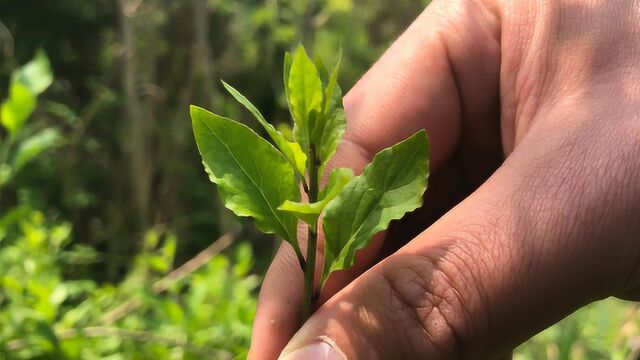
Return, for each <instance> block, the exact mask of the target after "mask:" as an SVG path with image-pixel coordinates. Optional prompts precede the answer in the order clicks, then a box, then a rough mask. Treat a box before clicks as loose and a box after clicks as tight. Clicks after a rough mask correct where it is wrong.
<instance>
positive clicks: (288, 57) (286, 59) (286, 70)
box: [282, 51, 293, 114]
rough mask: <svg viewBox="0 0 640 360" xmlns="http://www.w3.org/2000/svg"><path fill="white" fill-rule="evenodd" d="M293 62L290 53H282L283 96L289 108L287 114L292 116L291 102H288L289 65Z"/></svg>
mask: <svg viewBox="0 0 640 360" xmlns="http://www.w3.org/2000/svg"><path fill="white" fill-rule="evenodd" d="M292 62H293V57H292V56H291V53H290V52H288V51H287V52H285V53H284V63H283V69H282V79H283V81H284V96H285V98H286V100H287V106H289V112H291V113H292V114H293V111H292V110H291V102H290V101H289V73H291V63H292Z"/></svg>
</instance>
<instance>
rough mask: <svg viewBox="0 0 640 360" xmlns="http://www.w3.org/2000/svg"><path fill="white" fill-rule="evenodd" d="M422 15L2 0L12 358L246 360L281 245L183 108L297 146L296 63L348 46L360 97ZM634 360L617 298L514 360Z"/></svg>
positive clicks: (7, 347)
mask: <svg viewBox="0 0 640 360" xmlns="http://www.w3.org/2000/svg"><path fill="white" fill-rule="evenodd" d="M425 5H426V2H425V1H416V0H397V1H373V0H311V1H309V0H264V1H257V0H243V1H233V0H172V1H169V0H95V1H85V0H58V1H41V2H38V4H37V6H34V4H33V2H31V1H23V0H3V1H1V2H0V101H2V109H1V113H0V123H2V126H1V127H0V359H94V358H96V359H97V358H100V359H102V358H108V359H136V358H140V359H145V358H150V357H153V358H158V359H165V358H166V359H183V358H213V359H232V358H242V357H243V355H244V352H245V351H246V349H247V346H248V343H249V336H250V331H251V322H252V319H253V316H254V313H255V306H256V295H257V288H258V285H259V283H260V279H261V276H262V274H264V271H265V269H266V266H267V265H268V262H269V261H270V259H271V257H272V256H273V253H274V251H275V249H276V247H277V243H276V242H275V241H274V240H273V239H272V238H270V237H266V236H264V235H260V234H259V233H258V232H257V231H255V229H254V228H253V227H252V226H251V225H250V224H249V223H247V222H245V221H240V220H238V219H236V218H235V217H233V216H230V214H229V213H228V212H227V211H224V210H222V209H221V206H220V203H219V200H218V198H217V195H216V192H215V188H214V187H213V185H211V184H210V182H209V181H208V179H207V178H206V175H205V174H204V173H203V172H202V165H201V163H200V159H199V155H198V152H197V149H196V147H195V143H194V141H193V137H192V134H191V127H190V121H189V119H188V113H187V112H188V110H187V109H188V104H190V103H195V104H199V105H201V106H204V107H208V108H212V109H216V110H217V111H218V112H219V113H224V114H228V115H229V116H231V117H233V118H236V119H240V120H243V121H246V123H247V124H248V125H249V126H254V124H255V123H254V122H253V121H250V120H251V119H250V116H251V115H250V114H248V113H247V112H245V111H243V109H242V108H241V106H240V105H238V104H237V103H236V102H235V101H233V100H232V99H230V97H229V96H227V95H225V93H224V89H223V88H222V86H221V85H220V84H219V82H218V79H219V78H221V77H222V78H224V79H225V80H227V81H229V82H230V83H232V84H234V86H235V87H236V88H238V89H239V90H242V92H243V93H245V94H246V95H247V97H248V98H250V99H251V101H252V102H254V103H255V104H256V105H257V106H258V107H259V108H260V110H261V111H262V112H263V113H264V115H265V117H266V118H267V119H268V120H269V121H270V122H271V123H273V124H274V125H276V126H278V127H279V129H280V130H281V131H283V132H286V131H287V130H288V128H287V126H286V125H283V123H284V122H286V121H288V117H287V111H286V106H285V100H284V96H283V94H282V86H281V83H280V79H281V78H282V63H281V58H282V54H283V53H284V51H286V50H291V49H292V48H293V47H294V45H295V44H297V43H298V42H303V43H305V45H306V46H307V48H308V49H309V50H310V51H311V52H312V53H314V54H317V55H319V56H321V57H323V58H325V59H329V60H330V59H333V57H334V56H335V51H336V49H337V48H338V47H339V46H340V44H342V45H343V46H342V47H343V49H344V56H343V67H342V76H341V81H340V83H341V85H342V87H343V88H344V89H348V88H349V87H350V86H351V85H353V84H354V83H355V81H357V79H358V77H359V76H361V75H362V73H363V71H364V70H365V69H367V68H368V67H369V66H370V65H371V63H372V62H373V61H375V59H376V58H377V57H378V56H380V55H381V53H382V52H383V51H384V49H385V48H386V47H387V46H388V45H389V44H390V42H391V41H392V40H393V39H394V38H395V37H397V36H398V35H399V34H400V33H401V31H402V30H403V29H404V28H405V27H406V26H407V25H408V24H409V23H410V22H411V20H412V19H413V18H414V17H415V16H416V15H417V14H418V13H419V11H420V10H421V9H422V8H423V7H424V6H425ZM32 60H33V61H32ZM30 61H32V62H30ZM25 64H27V65H25ZM254 129H255V130H256V131H261V130H260V129H259V128H258V127H254ZM225 234H227V235H225ZM639 349H640V309H639V307H638V304H634V303H628V302H623V301H620V300H613V299H609V300H605V301H602V302H599V303H596V304H592V305H590V306H588V307H587V308H584V309H581V310H579V311H578V312H576V313H575V314H573V315H572V316H571V317H569V318H567V319H565V320H564V321H562V322H561V323H559V324H558V325H555V326H553V327H551V328H550V329H547V330H546V331H544V332H542V333H541V334H539V335H538V336H536V337H535V338H533V339H532V340H530V341H529V342H527V343H526V344H524V345H523V346H521V347H520V348H518V349H517V350H516V355H515V358H516V359H621V360H632V359H636V358H638V352H639Z"/></svg>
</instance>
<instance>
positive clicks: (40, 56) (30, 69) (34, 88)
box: [11, 50, 53, 96]
mask: <svg viewBox="0 0 640 360" xmlns="http://www.w3.org/2000/svg"><path fill="white" fill-rule="evenodd" d="M11 82H12V83H19V84H22V85H24V86H26V87H27V88H28V89H29V90H30V91H31V93H32V94H33V95H35V96H37V95H40V94H42V93H43V92H44V91H45V90H46V89H47V88H48V87H49V85H51V83H52V82H53V73H52V72H51V64H50V63H49V59H48V58H47V55H46V54H45V53H44V51H42V50H38V52H37V53H36V55H35V56H34V57H33V59H32V60H31V61H29V62H28V63H26V64H25V65H23V66H22V67H21V68H20V69H18V70H17V71H15V72H14V73H13V74H12V77H11Z"/></svg>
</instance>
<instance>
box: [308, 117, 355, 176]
mask: <svg viewBox="0 0 640 360" xmlns="http://www.w3.org/2000/svg"><path fill="white" fill-rule="evenodd" d="M322 125H323V126H322V127H316V130H317V132H316V133H315V134H314V137H315V139H314V142H315V144H317V147H318V149H317V151H318V159H319V160H320V168H319V170H318V177H319V178H320V179H322V176H323V174H324V169H325V168H326V166H327V163H328V162H329V160H331V157H333V155H334V154H335V153H336V150H337V149H338V146H339V145H340V142H341V141H342V137H343V136H344V132H345V131H346V129H347V122H346V119H345V117H344V110H342V109H337V110H336V111H334V112H333V114H331V115H330V116H328V117H325V118H324V119H322Z"/></svg>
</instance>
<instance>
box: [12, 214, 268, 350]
mask: <svg viewBox="0 0 640 360" xmlns="http://www.w3.org/2000/svg"><path fill="white" fill-rule="evenodd" d="M3 226H5V227H6V226H8V227H10V228H12V229H11V230H9V232H10V233H11V234H12V236H11V239H12V240H6V239H5V242H4V243H3V244H2V245H1V247H0V269H3V273H2V276H1V277H0V324H2V326H1V327H0V359H5V358H6V359H33V358H47V359H102V358H107V357H108V358H110V359H148V358H150V357H153V358H157V359H201V358H212V359H231V358H232V357H234V356H236V355H238V354H240V355H241V354H243V353H244V351H245V349H247V347H248V345H249V343H248V341H249V335H250V331H251V323H252V320H253V316H254V313H255V306H256V300H255V298H254V290H255V288H256V287H257V285H258V283H259V280H258V278H257V276H255V275H250V274H249V270H250V269H251V266H252V262H253V254H252V251H251V247H250V246H249V245H248V244H246V243H244V244H241V245H240V246H238V247H236V250H235V255H234V256H233V257H231V258H230V257H227V256H223V255H216V256H213V257H212V258H211V259H209V260H208V261H207V262H206V263H205V264H204V265H203V266H202V267H200V268H199V269H197V270H195V271H193V272H191V273H189V274H187V277H185V278H184V279H183V281H178V282H172V283H171V285H170V286H168V287H167V288H166V290H164V291H162V293H161V294H160V292H159V291H158V284H159V282H161V281H163V280H164V281H166V279H167V274H168V273H169V271H170V270H171V269H172V261H173V257H174V254H175V248H176V237H175V236H174V235H172V234H170V233H165V234H160V233H158V232H155V231H150V232H148V233H147V234H146V235H145V237H144V242H143V248H142V250H141V251H140V253H138V254H137V255H136V256H135V257H134V259H133V260H134V261H133V266H132V268H131V270H130V272H129V273H128V274H127V275H126V276H125V277H124V279H123V280H122V281H121V282H120V283H119V284H117V285H112V284H109V283H105V284H98V283H96V282H95V281H93V280H91V279H88V278H79V279H73V280H72V279H68V278H69V277H70V276H69V274H67V273H68V271H69V269H75V270H76V271H77V270H78V268H81V267H82V266H84V265H86V264H88V263H91V262H95V261H98V260H99V254H97V253H96V252H95V251H94V250H93V249H92V248H88V247H83V246H69V242H70V234H71V227H70V224H69V223H59V224H55V223H48V222H47V221H46V220H45V218H44V216H43V214H42V213H39V212H36V211H28V212H25V213H23V214H21V215H20V216H19V220H18V221H17V223H15V224H3ZM4 230H5V231H7V229H4ZM65 275H66V276H65ZM123 305H124V306H123ZM127 305H128V306H127ZM116 309H124V310H122V311H118V310H116ZM114 310H115V311H114ZM123 312H124V314H123ZM116 314H118V316H116Z"/></svg>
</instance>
